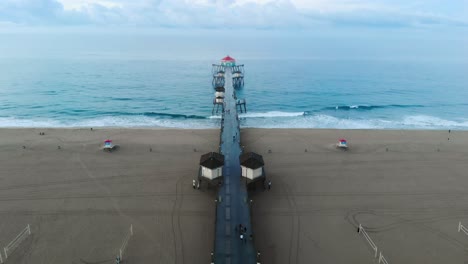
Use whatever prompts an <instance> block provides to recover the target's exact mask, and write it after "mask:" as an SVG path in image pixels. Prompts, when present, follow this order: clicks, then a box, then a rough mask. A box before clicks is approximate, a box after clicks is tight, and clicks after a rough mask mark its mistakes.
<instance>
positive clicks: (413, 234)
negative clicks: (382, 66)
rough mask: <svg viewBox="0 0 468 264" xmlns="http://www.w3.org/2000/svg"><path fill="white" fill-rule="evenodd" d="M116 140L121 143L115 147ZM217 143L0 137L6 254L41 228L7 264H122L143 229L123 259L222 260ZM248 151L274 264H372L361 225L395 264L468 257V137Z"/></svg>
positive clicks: (256, 141)
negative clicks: (214, 179)
mask: <svg viewBox="0 0 468 264" xmlns="http://www.w3.org/2000/svg"><path fill="white" fill-rule="evenodd" d="M42 131H43V132H45V135H43V136H42V135H39V132H42ZM341 137H344V138H346V139H348V140H349V146H350V148H349V150H348V151H341V150H338V149H336V148H335V146H334V144H335V143H336V141H337V140H338V139H339V138H341ZM449 137H450V140H448V138H449ZM106 138H111V139H113V140H114V143H115V144H117V145H120V148H119V149H118V150H117V151H115V152H113V153H106V152H103V151H102V150H101V149H100V147H101V146H102V143H103V141H104V140H105V139H106ZM218 141H219V130H171V129H160V130H157V129H154V130H152V129H95V130H93V131H91V130H88V129H0V167H1V173H0V219H1V221H0V247H1V248H3V247H4V246H5V245H6V244H7V243H8V242H9V241H10V240H11V239H12V238H14V237H15V235H16V234H17V233H18V232H19V231H20V230H21V229H23V228H24V227H25V226H26V225H27V224H30V225H31V231H32V235H31V236H30V237H28V238H27V239H26V240H25V241H24V242H23V243H22V244H21V245H20V246H19V247H18V249H17V250H16V251H15V252H13V253H12V254H11V256H10V257H9V259H8V262H7V263H47V264H49V263H50V264H52V263H60V264H61V263H76V264H79V263H114V259H115V255H116V254H117V252H118V248H119V247H120V245H121V243H122V240H123V238H124V236H125V234H126V232H127V231H128V228H129V226H130V224H133V229H134V235H133V236H132V237H131V238H130V241H129V244H128V247H127V249H126V251H125V253H124V260H125V261H127V262H124V263H209V260H210V257H209V253H210V252H211V250H213V240H214V226H213V225H214V221H215V204H214V199H215V191H214V190H213V189H210V190H208V189H206V188H202V190H201V191H196V190H193V189H192V179H193V178H194V177H196V175H197V173H198V162H199V158H200V155H201V154H204V153H206V152H208V151H216V150H217V148H218V143H219V142H218ZM242 144H243V145H244V146H245V150H246V151H250V150H252V151H255V152H257V153H259V154H261V155H263V157H264V160H265V163H266V172H267V176H268V177H269V178H270V179H271V180H272V190H271V191H263V190H261V188H257V190H256V191H255V192H253V193H252V199H253V201H254V202H253V215H252V219H253V224H254V232H255V234H254V239H255V243H256V248H257V249H259V250H260V251H261V253H262V262H263V263H281V264H282V263H373V262H374V260H373V252H372V251H371V249H370V247H369V245H368V244H367V242H366V241H365V240H364V238H363V237H362V235H359V234H358V233H357V232H356V230H357V225H358V223H361V224H362V225H363V226H364V228H365V229H366V230H367V231H368V234H369V235H370V236H371V238H372V239H373V240H374V242H375V244H376V245H377V246H378V248H379V252H380V251H381V250H382V251H383V254H384V256H385V257H386V259H387V260H388V261H389V263H465V261H468V254H467V253H468V251H467V250H466V248H467V246H468V236H466V235H464V234H463V233H458V232H457V227H458V222H459V221H462V223H465V224H466V225H467V226H468V209H467V207H466V205H467V204H468V174H467V171H468V165H467V164H468V162H467V161H468V132H459V131H452V132H451V133H450V134H448V131H372V130H351V131H350V130H286V129H285V130H281V129H243V130H242ZM23 146H24V147H25V148H23ZM58 146H60V149H59V148H58ZM150 148H151V150H152V151H151V152H150ZM195 150H196V151H195ZM270 150H271V153H269V152H270Z"/></svg>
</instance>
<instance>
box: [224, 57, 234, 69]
mask: <svg viewBox="0 0 468 264" xmlns="http://www.w3.org/2000/svg"><path fill="white" fill-rule="evenodd" d="M221 65H222V66H225V67H233V66H236V60H235V59H234V58H231V57H230V56H229V55H228V56H226V57H224V58H222V59H221Z"/></svg>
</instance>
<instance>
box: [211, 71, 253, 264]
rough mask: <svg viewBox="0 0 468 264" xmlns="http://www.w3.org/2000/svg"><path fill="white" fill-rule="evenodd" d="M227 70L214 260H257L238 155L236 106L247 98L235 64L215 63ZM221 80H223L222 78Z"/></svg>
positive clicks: (228, 262)
mask: <svg viewBox="0 0 468 264" xmlns="http://www.w3.org/2000/svg"><path fill="white" fill-rule="evenodd" d="M213 67H217V69H216V70H220V69H222V70H223V72H224V74H223V75H224V88H225V90H224V95H225V96H224V99H223V110H224V111H223V112H222V119H221V120H222V124H221V136H220V140H221V142H220V152H221V153H222V155H224V166H223V172H222V175H223V180H222V184H221V185H220V188H219V192H218V197H217V206H216V225H215V234H216V235H215V248H214V254H213V263H215V264H224V263H226V264H231V263H239V264H241V263H242V264H255V263H258V259H257V257H258V256H257V251H256V250H255V247H254V240H253V232H252V225H251V220H250V200H249V197H248V192H247V185H246V184H245V181H244V180H243V178H242V173H241V164H240V160H239V157H240V155H241V154H242V150H241V146H240V125H239V117H238V112H237V107H240V109H241V112H242V106H243V107H244V111H247V109H246V107H245V100H238V99H236V98H237V97H236V92H235V89H234V85H233V72H234V71H233V67H232V66H223V67H218V66H213ZM219 83H221V81H219Z"/></svg>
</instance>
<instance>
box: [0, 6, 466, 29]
mask: <svg viewBox="0 0 468 264" xmlns="http://www.w3.org/2000/svg"><path fill="white" fill-rule="evenodd" d="M0 23H1V25H3V27H5V26H7V25H9V26H13V25H17V26H71V25H74V26H77V25H99V26H110V25H115V26H147V27H164V28H174V27H190V28H219V27H228V28H229V27H241V28H244V27H245V28H261V29H277V28H289V29H297V28H314V27H317V26H320V25H323V24H326V25H344V26H349V25H361V26H374V27H435V26H454V27H455V26H456V27H468V0H2V1H0Z"/></svg>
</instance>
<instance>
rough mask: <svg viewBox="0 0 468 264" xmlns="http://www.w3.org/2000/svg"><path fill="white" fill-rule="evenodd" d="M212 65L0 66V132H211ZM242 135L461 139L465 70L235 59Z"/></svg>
mask: <svg viewBox="0 0 468 264" xmlns="http://www.w3.org/2000/svg"><path fill="white" fill-rule="evenodd" d="M216 62H217V60H216V59H213V60H150V59H148V60H145V59H140V60H128V59H118V58H116V59H102V58H100V59H93V58H91V57H87V58H83V59H60V58H56V59H32V58H24V59H20V58H14V59H13V58H11V59H8V58H6V59H2V60H1V61H0V127H99V126H111V127H113V126H116V127H175V128H215V127H219V123H220V119H219V117H217V116H212V114H211V108H212V100H213V95H214V91H213V89H212V87H211V64H212V63H216ZM239 63H242V64H245V71H246V73H245V87H244V88H243V89H242V90H240V91H239V94H238V97H240V98H245V99H246V100H247V108H248V113H246V114H242V115H241V118H242V121H241V124H242V126H244V127H264V128H346V129H358V128H380V129H463V130H466V129H468V89H467V88H468V74H467V73H468V63H466V62H461V61H458V62H457V61H411V60H325V59H307V60H306V59H304V60H301V59H288V60H267V59H257V60H253V59H249V60H242V59H240V61H239Z"/></svg>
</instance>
